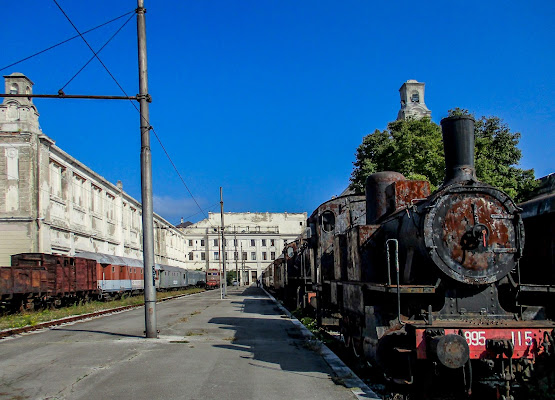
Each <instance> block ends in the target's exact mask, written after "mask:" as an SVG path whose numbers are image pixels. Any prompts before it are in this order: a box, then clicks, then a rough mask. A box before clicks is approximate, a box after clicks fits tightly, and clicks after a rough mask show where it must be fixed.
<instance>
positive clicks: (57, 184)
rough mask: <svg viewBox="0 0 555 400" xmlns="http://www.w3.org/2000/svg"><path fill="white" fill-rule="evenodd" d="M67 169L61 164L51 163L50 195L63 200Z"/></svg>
mask: <svg viewBox="0 0 555 400" xmlns="http://www.w3.org/2000/svg"><path fill="white" fill-rule="evenodd" d="M64 180H65V168H64V167H62V166H61V165H60V164H58V163H56V162H54V161H50V193H51V194H53V195H54V196H57V197H59V198H61V199H63V198H65V196H64V186H65V185H64Z"/></svg>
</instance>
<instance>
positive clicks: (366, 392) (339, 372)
mask: <svg viewBox="0 0 555 400" xmlns="http://www.w3.org/2000/svg"><path fill="white" fill-rule="evenodd" d="M262 290H263V291H264V293H266V295H267V296H268V297H269V298H270V299H272V301H273V302H274V303H275V304H276V305H277V306H278V307H279V309H280V310H281V311H282V312H283V313H284V314H286V315H287V316H288V317H289V318H290V319H291V322H292V323H293V325H295V326H297V327H298V328H299V329H300V330H301V332H302V334H303V336H304V337H306V338H309V339H310V340H312V341H315V342H317V343H318V344H319V353H320V355H321V356H322V357H323V358H324V361H326V363H327V364H328V365H329V366H330V368H331V369H332V371H333V372H334V374H335V375H336V377H337V378H338V379H339V380H341V382H342V384H343V385H344V386H345V387H346V388H348V389H350V390H351V392H353V394H354V395H355V396H356V398H357V399H359V400H366V399H381V397H380V396H378V395H377V394H376V393H374V392H373V391H372V389H370V388H369V387H368V385H366V384H365V383H364V382H363V381H362V380H361V379H360V378H359V377H358V376H356V375H355V373H354V372H353V371H352V370H351V368H349V367H348V366H347V365H345V363H344V362H343V361H342V360H341V359H340V358H339V357H337V356H336V355H335V353H334V352H332V351H331V350H330V349H329V348H328V346H326V345H325V344H324V343H322V342H321V341H320V340H318V339H316V337H315V336H314V334H313V333H312V332H310V331H309V330H308V329H307V328H306V327H305V326H304V325H303V324H302V323H301V321H299V320H298V319H297V318H295V317H294V316H293V315H291V313H290V312H289V310H287V309H286V308H285V307H283V306H282V305H281V304H280V303H279V302H278V301H277V300H276V299H275V298H274V296H272V295H271V294H270V293H268V292H267V291H266V289H265V288H262Z"/></svg>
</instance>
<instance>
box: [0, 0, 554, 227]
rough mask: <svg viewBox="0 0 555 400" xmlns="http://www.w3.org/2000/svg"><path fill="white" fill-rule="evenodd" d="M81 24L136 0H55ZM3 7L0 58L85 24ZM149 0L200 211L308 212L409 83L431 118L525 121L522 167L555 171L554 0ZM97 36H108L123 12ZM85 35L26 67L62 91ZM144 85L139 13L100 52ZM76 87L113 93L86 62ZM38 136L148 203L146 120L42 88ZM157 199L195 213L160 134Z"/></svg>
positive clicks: (164, 80) (335, 188)
mask: <svg viewBox="0 0 555 400" xmlns="http://www.w3.org/2000/svg"><path fill="white" fill-rule="evenodd" d="M58 2H59V4H60V5H61V6H62V8H63V9H64V10H65V12H66V13H67V14H68V15H69V17H70V18H71V19H72V21H73V22H74V23H75V24H76V26H77V27H78V28H79V29H80V30H81V31H84V30H87V29H90V28H93V27H95V26H97V25H100V24H102V23H104V22H106V21H108V20H111V19H112V18H115V17H117V16H120V15H122V14H124V13H126V12H129V11H132V10H134V8H135V7H136V2H135V1H133V0H125V1H124V0H116V1H105V0H97V1H96V2H94V3H90V2H84V1H75V0H73V1H70V0H58ZM24 4H25V5H24V6H22V5H20V4H19V3H17V2H4V4H2V15H3V29H2V45H1V49H2V51H1V52H0V68H3V67H4V66H7V65H9V64H11V63H13V62H16V61H18V60H20V59H22V58H24V57H26V56H29V55H31V54H33V53H35V52H37V51H39V50H42V49H44V48H46V47H49V46H51V45H53V44H56V43H58V42H60V41H62V40H65V39H67V38H69V37H71V36H73V35H75V31H74V30H73V27H72V26H71V25H70V24H69V23H68V21H67V20H66V19H65V17H64V16H63V14H62V13H61V12H60V10H59V9H58V8H57V7H56V5H55V3H54V2H53V1H48V0H28V1H26V2H25V3H24ZM145 6H146V7H147V10H148V12H147V14H146V17H147V37H148V39H147V41H148V66H149V89H150V90H149V91H150V93H151V95H152V97H153V102H152V103H151V106H150V116H151V124H152V125H153V126H154V128H155V130H156V132H157V134H158V135H159V137H160V139H161V140H162V142H163V144H164V146H165V147H166V149H167V150H168V152H169V154H170V156H171V158H172V160H173V161H174V163H175V165H176V166H177V168H178V170H179V171H180V173H181V175H182V177H183V179H184V180H185V182H186V184H187V185H188V187H189V189H190V190H191V192H192V193H193V194H194V196H195V198H196V199H197V201H198V203H199V204H200V205H201V207H202V208H203V209H204V210H211V211H219V204H218V202H219V187H220V186H223V188H224V200H225V207H226V210H227V211H251V212H256V211H260V212H264V211H270V212H283V211H288V212H303V211H307V212H309V213H310V212H312V210H313V209H314V208H316V207H317V206H318V205H319V204H320V203H322V202H324V201H326V200H327V199H329V198H330V197H331V196H333V195H337V194H339V193H341V191H342V190H343V189H344V188H345V187H346V186H347V185H348V179H349V176H350V173H351V171H352V162H353V161H354V153H355V151H356V148H357V146H358V145H359V144H360V143H361V141H362V138H363V136H364V135H366V134H368V133H370V132H373V131H374V130H375V129H384V128H385V127H386V126H387V123H388V122H390V121H392V120H394V119H395V118H396V116H397V111H398V109H399V102H400V99H399V92H398V89H399V87H400V86H401V85H402V83H403V82H405V81H406V80H408V79H416V80H418V81H420V82H425V83H426V97H425V100H426V104H427V106H428V108H430V109H431V110H432V119H433V120H434V121H435V122H439V121H440V119H441V118H443V117H445V116H446V115H447V110H448V109H450V108H454V107H461V108H466V109H469V110H470V111H472V112H474V113H475V114H476V115H477V116H482V115H487V116H489V115H496V116H499V117H501V118H502V119H503V120H504V121H505V122H506V123H507V124H508V125H509V126H510V127H511V129H512V130H513V131H518V132H521V133H522V138H521V141H520V146H519V147H520V149H521V150H522V153H523V158H522V160H521V166H522V167H524V168H534V169H535V172H536V176H538V177H539V176H544V175H547V174H549V173H551V172H555V163H554V160H555V157H554V156H553V153H554V147H555V146H554V130H555V128H554V127H555V96H554V94H555V73H554V71H555V52H554V48H553V47H554V46H553V43H555V29H554V27H553V21H554V20H555V3H554V2H552V1H529V2H517V1H504V2H502V3H501V2H494V1H466V2H464V3H463V2H445V1H428V2H414V1H396V2H373V1H341V2H340V1H323V0H321V1H311V0H306V1H275V0H274V1H270V0H257V1H247V0H244V1H227V0H221V1H215V0H214V1H212V0H197V1H181V0H179V1H178V0H167V1H153V0H145ZM126 19H127V18H124V19H120V20H118V21H116V22H114V23H112V24H109V25H107V26H105V27H103V28H101V29H98V30H96V31H94V32H92V33H90V34H88V35H86V38H87V40H88V41H89V43H90V44H91V45H92V46H93V48H95V49H98V48H100V47H101V46H102V45H103V44H104V43H105V42H106V41H107V40H108V39H109V38H110V36H112V34H113V33H114V32H115V31H116V30H117V29H118V28H119V27H120V26H121V25H123V23H124V22H125V20H126ZM90 56H91V53H90V50H89V49H88V48H87V47H86V45H85V44H84V43H83V41H81V40H80V39H76V40H73V41H71V42H69V43H66V44H64V45H62V46H60V47H57V48H56V49H54V50H51V51H49V52H46V53H44V54H42V55H40V56H37V57H35V58H33V59H31V60H28V61H25V62H23V63H21V64H18V65H17V66H13V67H10V68H8V69H5V70H2V71H0V72H2V74H3V75H7V74H10V73H12V72H22V73H24V74H26V75H27V76H28V77H29V78H30V79H31V80H33V81H34V83H35V87H34V91H35V93H42V94H47V93H48V94H50V93H57V91H58V89H60V88H61V87H62V86H64V84H65V83H66V82H67V81H68V80H69V79H70V78H71V77H72V76H73V75H74V74H75V73H76V72H77V71H78V70H79V68H81V67H82V66H83V65H84V64H85V62H86V61H87V60H88V59H89V58H90ZM100 57H101V59H102V60H103V62H104V63H105V64H106V65H107V67H108V68H109V69H110V71H111V72H112V74H113V75H114V76H115V77H116V78H117V80H118V81H119V83H120V84H121V85H122V86H123V88H124V89H125V91H126V92H127V93H128V94H130V95H135V94H137V93H138V74H137V55H136V22H135V18H133V19H132V20H131V21H130V22H129V23H128V24H127V25H126V26H125V27H124V28H123V29H122V30H121V32H120V33H119V34H118V35H117V36H116V37H115V38H114V40H113V41H111V42H110V43H109V44H108V45H107V46H106V48H105V49H104V50H103V51H102V52H101V53H100ZM64 91H65V93H67V94H105V95H121V92H120V90H119V88H118V87H117V86H116V84H115V83H114V82H113V80H112V79H111V78H110V76H109V75H108V74H107V73H106V71H105V70H104V69H103V67H102V66H101V65H100V63H98V61H96V60H94V61H93V62H91V63H90V64H89V65H88V66H87V68H85V70H84V71H83V72H82V73H81V74H79V75H78V76H77V77H76V78H75V79H74V80H73V81H72V82H71V83H70V84H69V85H67V87H66V88H65V89H64ZM35 104H36V105H37V107H38V109H39V112H40V114H41V116H40V120H39V121H40V123H41V126H42V129H43V131H44V133H46V134H47V135H49V136H50V137H52V138H53V139H54V140H55V141H56V144H57V145H58V146H59V147H61V148H62V149H64V150H65V151H67V152H68V153H70V154H71V155H73V156H74V157H76V158H77V159H78V160H80V161H82V162H83V163H85V164H86V165H88V166H89V167H91V168H93V169H94V170H95V171H97V172H98V173H100V174H101V175H102V176H104V177H105V178H107V179H108V180H110V181H112V182H116V181H117V180H121V181H122V182H123V185H124V190H126V191H127V192H128V193H129V194H131V195H132V196H134V197H136V198H137V199H140V165H139V154H140V137H139V117H138V114H137V112H136V111H135V109H134V108H133V107H132V106H131V104H129V102H127V101H92V100H45V99H37V100H35ZM151 144H152V152H153V180H154V183H153V189H154V195H155V211H157V212H158V213H160V214H161V215H162V216H164V217H166V218H167V219H168V220H169V221H171V222H176V223H177V222H178V221H179V218H180V217H185V218H186V219H187V218H188V219H190V220H192V221H196V220H199V219H202V217H203V214H201V213H200V211H199V209H198V208H197V206H196V204H195V203H194V202H193V200H192V199H191V198H190V196H189V194H188V192H187V190H186V189H185V187H184V185H183V184H182V182H181V180H180V178H179V177H178V176H177V174H176V173H175V172H174V170H173V167H172V166H171V164H170V163H169V161H168V159H167V158H166V156H165V155H164V153H163V151H162V149H161V147H160V145H159V144H158V142H157V140H156V138H155V137H154V136H152V137H151Z"/></svg>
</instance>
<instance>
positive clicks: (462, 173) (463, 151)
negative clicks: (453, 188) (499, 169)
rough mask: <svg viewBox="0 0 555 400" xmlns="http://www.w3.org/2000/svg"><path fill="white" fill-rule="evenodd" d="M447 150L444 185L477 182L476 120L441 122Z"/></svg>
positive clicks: (462, 118)
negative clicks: (467, 181) (475, 156)
mask: <svg viewBox="0 0 555 400" xmlns="http://www.w3.org/2000/svg"><path fill="white" fill-rule="evenodd" d="M441 129H442V132H443V148H444V150H445V181H444V185H445V184H448V183H453V182H462V181H465V180H470V179H473V180H476V172H475V170H474V118H472V117H470V116H466V115H465V116H457V117H448V118H444V119H442V120H441Z"/></svg>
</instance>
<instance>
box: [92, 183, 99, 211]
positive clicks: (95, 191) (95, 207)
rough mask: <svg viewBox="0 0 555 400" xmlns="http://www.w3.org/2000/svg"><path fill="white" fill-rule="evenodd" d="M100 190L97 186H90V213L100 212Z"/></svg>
mask: <svg viewBox="0 0 555 400" xmlns="http://www.w3.org/2000/svg"><path fill="white" fill-rule="evenodd" d="M101 199H102V189H100V188H99V187H98V186H95V185H91V211H93V212H95V213H101V212H102V201H101Z"/></svg>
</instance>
